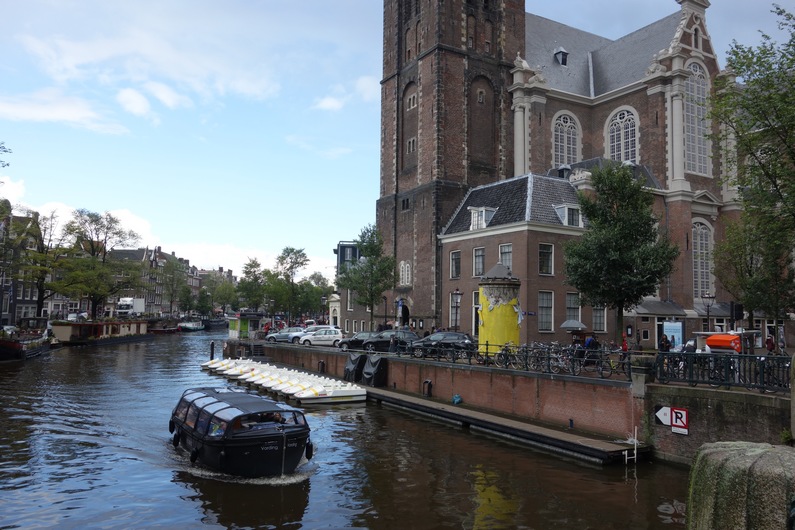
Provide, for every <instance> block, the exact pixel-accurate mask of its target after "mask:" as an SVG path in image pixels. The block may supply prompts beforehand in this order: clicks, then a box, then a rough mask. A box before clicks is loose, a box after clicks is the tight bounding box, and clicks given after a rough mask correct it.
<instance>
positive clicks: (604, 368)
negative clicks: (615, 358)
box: [596, 359, 613, 379]
mask: <svg viewBox="0 0 795 530" xmlns="http://www.w3.org/2000/svg"><path fill="white" fill-rule="evenodd" d="M596 371H597V372H598V373H599V377H601V378H602V379H607V378H608V377H610V376H611V375H613V367H612V365H611V361H610V359H599V360H598V361H596Z"/></svg>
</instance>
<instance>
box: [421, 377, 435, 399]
mask: <svg viewBox="0 0 795 530" xmlns="http://www.w3.org/2000/svg"><path fill="white" fill-rule="evenodd" d="M432 388H433V382H432V381H431V380H430V379H426V380H425V381H423V382H422V395H423V396H425V397H433V396H432V391H431V389H432Z"/></svg>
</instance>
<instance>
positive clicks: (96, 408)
mask: <svg viewBox="0 0 795 530" xmlns="http://www.w3.org/2000/svg"><path fill="white" fill-rule="evenodd" d="M213 340H214V341H215V343H216V350H217V351H220V346H221V343H222V342H223V340H224V333H216V334H212V333H206V332H200V333H191V334H185V335H174V336H158V337H156V339H155V340H154V341H149V342H146V343H140V344H127V345H117V346H106V347H100V348H82V349H79V348H74V349H68V348H66V349H61V350H55V351H53V352H51V353H49V354H48V355H45V356H44V357H41V358H38V359H33V360H31V361H28V362H26V363H13V364H5V365H0V414H2V429H0V528H1V529H6V528H26V529H27V528H197V527H202V528H296V529H297V528H307V529H314V528H371V529H393V528H394V529H404V528H411V529H444V528H451V529H452V528H455V529H487V528H500V529H501V528H525V529H541V530H544V529H554V528H560V529H578V530H582V529H622V530H623V529H627V528H631V529H656V528H676V527H680V528H681V527H684V526H685V515H684V513H685V500H686V495H687V470H686V469H685V468H680V467H673V466H670V465H666V464H662V463H639V464H638V465H637V466H636V465H630V466H629V467H624V466H623V465H617V466H610V467H597V466H591V465H588V464H583V463H580V462H576V461H569V460H565V459H562V458H560V457H558V456H552V455H549V454H545V453H543V452H538V451H534V450H532V449H529V448H527V447H524V446H520V445H512V444H510V443H507V442H505V441H503V440H499V439H495V438H491V437H489V436H486V435H482V434H474V433H468V432H465V431H462V430H460V429H458V428H456V427H453V426H449V425H446V424H443V423H438V422H435V421H431V420H429V419H427V418H423V417H419V416H413V415H411V414H408V413H404V412H402V411H398V410H394V409H389V408H382V407H379V406H377V405H374V404H366V405H365V404H359V405H349V406H344V405H338V406H334V407H326V408H312V409H308V417H309V422H310V426H311V427H312V441H313V442H314V444H315V447H316V453H315V458H314V459H313V460H312V461H311V462H309V463H308V464H307V465H305V466H303V467H302V468H300V472H299V473H297V474H296V475H293V476H289V477H282V478H276V479H256V480H251V479H249V480H242V479H237V478H234V477H228V476H223V475H220V474H217V473H214V472H211V471H208V470H203V469H200V468H197V467H196V466H193V465H191V463H190V461H189V458H188V455H186V454H184V453H183V452H180V451H177V450H175V449H174V447H172V445H171V443H170V436H169V433H168V420H169V415H170V412H171V409H172V408H173V406H174V405H175V404H176V402H177V400H178V398H179V396H180V395H181V393H182V391H183V390H184V389H185V388H188V387H191V386H200V385H207V384H218V383H220V382H221V380H220V378H218V377H217V376H213V375H210V374H208V373H205V372H202V371H201V370H200V368H199V365H200V363H201V362H203V361H205V360H207V359H208V358H209V352H210V341H213Z"/></svg>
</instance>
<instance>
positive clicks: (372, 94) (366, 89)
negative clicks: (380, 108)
mask: <svg viewBox="0 0 795 530" xmlns="http://www.w3.org/2000/svg"><path fill="white" fill-rule="evenodd" d="M356 93H357V94H359V97H361V98H362V100H364V101H380V100H381V82H380V81H379V80H378V78H377V77H372V76H362V77H360V78H359V79H357V80H356Z"/></svg>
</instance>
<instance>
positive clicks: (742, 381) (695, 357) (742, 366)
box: [655, 352, 790, 392]
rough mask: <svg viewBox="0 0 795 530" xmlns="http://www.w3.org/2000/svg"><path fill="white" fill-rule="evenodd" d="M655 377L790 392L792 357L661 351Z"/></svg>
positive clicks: (667, 381)
mask: <svg viewBox="0 0 795 530" xmlns="http://www.w3.org/2000/svg"><path fill="white" fill-rule="evenodd" d="M655 377H656V379H657V380H658V381H659V382H661V383H669V382H679V383H687V384H688V385H690V386H696V385H699V384H704V385H710V386H712V387H714V388H721V387H723V388H726V389H732V388H737V387H744V388H747V389H749V390H758V391H759V392H789V390H790V356H789V355H750V354H736V355H735V354H728V353H681V352H670V353H662V352H661V353H658V354H657V360H656V363H655Z"/></svg>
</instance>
